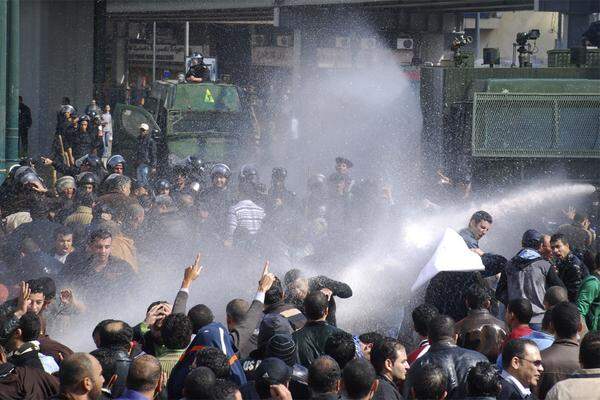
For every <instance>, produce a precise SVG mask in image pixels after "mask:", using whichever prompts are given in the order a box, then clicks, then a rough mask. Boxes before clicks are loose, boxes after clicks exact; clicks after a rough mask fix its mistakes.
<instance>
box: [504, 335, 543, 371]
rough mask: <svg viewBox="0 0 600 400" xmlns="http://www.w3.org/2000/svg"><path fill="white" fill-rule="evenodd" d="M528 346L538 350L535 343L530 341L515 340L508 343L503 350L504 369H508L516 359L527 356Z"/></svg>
mask: <svg viewBox="0 0 600 400" xmlns="http://www.w3.org/2000/svg"><path fill="white" fill-rule="evenodd" d="M527 345H529V346H534V347H535V348H537V345H536V344H535V342H534V341H533V340H529V339H513V340H511V341H510V342H508V343H506V345H505V346H504V349H503V350H502V368H503V369H508V367H509V366H510V362H511V361H512V359H513V358H514V357H519V358H522V357H523V356H525V347H526V346H527Z"/></svg>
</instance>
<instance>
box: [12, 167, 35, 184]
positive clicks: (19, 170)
mask: <svg viewBox="0 0 600 400" xmlns="http://www.w3.org/2000/svg"><path fill="white" fill-rule="evenodd" d="M28 173H32V174H35V171H34V170H33V168H31V167H27V166H20V167H18V168H17V169H16V170H15V179H16V180H17V181H20V180H21V177H22V176H23V175H25V174H28Z"/></svg>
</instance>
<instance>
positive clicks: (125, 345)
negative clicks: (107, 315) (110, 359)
mask: <svg viewBox="0 0 600 400" xmlns="http://www.w3.org/2000/svg"><path fill="white" fill-rule="evenodd" d="M99 337H100V346H99V347H106V348H109V349H118V350H125V351H129V349H130V347H131V341H132V340H133V329H132V328H131V326H129V324H128V323H127V322H123V321H118V320H114V321H110V322H107V323H106V324H105V325H104V326H102V327H101V328H100V330H99Z"/></svg>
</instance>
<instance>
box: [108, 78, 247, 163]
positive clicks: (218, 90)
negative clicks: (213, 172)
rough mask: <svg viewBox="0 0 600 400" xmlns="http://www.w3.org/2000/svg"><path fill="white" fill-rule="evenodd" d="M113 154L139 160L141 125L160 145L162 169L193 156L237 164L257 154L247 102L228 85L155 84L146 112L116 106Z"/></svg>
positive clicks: (240, 93)
mask: <svg viewBox="0 0 600 400" xmlns="http://www.w3.org/2000/svg"><path fill="white" fill-rule="evenodd" d="M113 115H114V117H113V120H114V128H113V131H114V133H115V135H114V142H113V143H114V146H113V151H112V153H113V154H122V155H123V156H124V157H125V158H126V159H127V160H133V159H135V148H136V140H137V136H138V135H139V127H140V124H141V123H146V124H148V126H150V130H151V131H152V132H153V136H154V138H155V140H156V141H157V144H158V159H159V169H161V170H164V169H165V168H166V167H168V165H169V164H174V163H176V162H178V161H179V160H181V159H184V158H185V157H187V156H190V155H196V156H199V157H200V158H201V159H202V160H203V161H208V162H226V163H230V164H233V165H235V164H237V163H238V162H240V160H245V159H247V158H248V157H250V156H251V155H252V153H253V152H254V151H255V148H256V146H255V145H256V142H257V137H256V130H255V126H254V124H253V117H252V115H253V113H252V109H251V105H250V100H249V97H248V96H246V95H245V93H244V91H243V90H242V89H241V88H239V87H237V86H235V85H230V84H224V83H212V82H209V83H181V82H178V81H175V80H165V81H156V82H154V83H153V84H152V88H151V91H150V93H149V95H148V96H147V97H146V99H145V102H144V106H143V107H142V106H133V105H126V104H117V106H116V107H115V111H114V113H113Z"/></svg>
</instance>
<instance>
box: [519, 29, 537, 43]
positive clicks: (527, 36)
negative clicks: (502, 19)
mask: <svg viewBox="0 0 600 400" xmlns="http://www.w3.org/2000/svg"><path fill="white" fill-rule="evenodd" d="M539 37H540V30H539V29H532V30H530V31H529V32H519V33H517V44H518V45H519V46H525V44H527V41H529V40H537V39H539Z"/></svg>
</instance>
